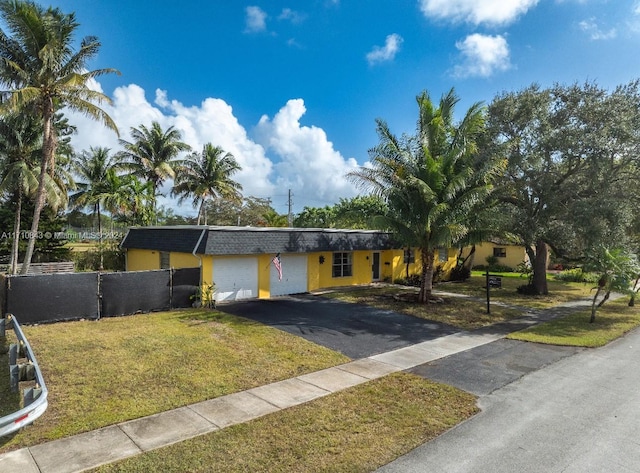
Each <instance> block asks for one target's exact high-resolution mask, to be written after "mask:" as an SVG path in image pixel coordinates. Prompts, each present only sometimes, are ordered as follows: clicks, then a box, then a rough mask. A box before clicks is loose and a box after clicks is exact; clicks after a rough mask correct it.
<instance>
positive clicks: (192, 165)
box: [171, 143, 242, 225]
mask: <svg viewBox="0 0 640 473" xmlns="http://www.w3.org/2000/svg"><path fill="white" fill-rule="evenodd" d="M241 169H242V168H241V167H240V165H239V164H238V162H237V161H236V159H235V158H234V157H233V155H232V154H231V153H225V151H224V150H223V149H222V148H220V147H219V146H213V145H212V144H211V143H207V144H206V145H204V147H203V148H202V153H191V154H190V155H189V156H187V157H186V159H185V160H184V162H183V163H182V165H181V166H180V168H179V173H178V175H177V177H176V180H175V184H174V186H173V190H172V191H171V193H172V194H173V195H177V196H180V199H179V202H182V201H184V199H186V198H189V197H193V206H194V207H198V206H199V209H198V225H200V219H201V218H203V219H204V224H205V225H206V224H207V215H206V212H205V203H206V201H207V199H214V198H216V197H222V198H225V199H230V200H237V199H239V198H240V192H239V191H241V190H242V186H241V185H240V184H238V183H237V182H236V181H234V180H233V179H231V176H232V175H233V174H234V173H235V172H237V171H239V170H241Z"/></svg>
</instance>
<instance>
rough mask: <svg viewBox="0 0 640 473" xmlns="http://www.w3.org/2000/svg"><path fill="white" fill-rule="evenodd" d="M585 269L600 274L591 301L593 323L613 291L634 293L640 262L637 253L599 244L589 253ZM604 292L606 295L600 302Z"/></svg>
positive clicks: (590, 321) (591, 321) (639, 272)
mask: <svg viewBox="0 0 640 473" xmlns="http://www.w3.org/2000/svg"><path fill="white" fill-rule="evenodd" d="M584 269H585V271H591V272H594V273H596V274H598V275H599V279H598V286H597V287H596V288H595V289H596V292H595V295H594V296H593V299H592V302H591V318H590V319H589V323H593V322H595V320H596V311H597V310H598V308H600V307H602V305H603V304H604V303H605V302H606V301H607V300H608V299H609V296H610V295H611V291H617V292H621V293H625V294H632V295H633V289H635V287H634V280H635V279H636V278H637V277H638V274H640V263H639V262H638V258H637V256H636V255H635V254H633V253H631V252H629V251H627V250H625V249H623V248H613V249H609V248H607V247H605V246H598V247H597V248H595V249H593V250H591V251H590V252H589V253H588V254H587V258H586V264H585V267H584ZM632 285H633V286H632ZM602 293H604V296H603V298H602V299H601V300H600V302H598V297H599V296H600V295H601V294H602Z"/></svg>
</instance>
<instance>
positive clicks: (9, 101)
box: [0, 0, 117, 274]
mask: <svg viewBox="0 0 640 473" xmlns="http://www.w3.org/2000/svg"><path fill="white" fill-rule="evenodd" d="M0 14H1V15H2V19H3V20H4V23H5V25H6V29H0V84H2V86H3V87H5V88H6V89H5V90H4V91H3V92H1V93H0V94H1V95H2V99H3V100H2V113H6V111H8V110H19V111H22V112H25V113H34V114H36V115H37V116H38V117H40V118H41V120H42V129H43V134H42V136H43V142H42V157H41V161H40V175H39V185H38V188H37V190H36V195H35V206H34V213H33V221H32V224H31V238H29V242H28V245H27V250H26V254H25V257H24V263H23V265H22V269H21V272H22V273H23V274H26V273H27V271H28V269H29V264H30V262H31V258H32V255H33V250H34V247H35V242H36V236H37V231H38V224H39V221H40V214H41V212H42V209H43V208H44V206H45V203H46V191H45V186H46V175H47V173H49V172H50V171H51V170H53V169H54V168H55V156H56V149H57V146H58V136H57V135H58V133H57V130H56V128H55V127H54V119H55V113H56V111H57V110H60V109H62V108H63V107H66V108H67V109H69V110H74V111H78V112H81V113H83V114H85V115H87V116H89V117H91V118H94V119H97V120H99V121H101V122H102V123H104V124H105V125H106V126H107V127H109V128H111V129H113V130H114V131H116V132H117V127H116V125H115V123H114V122H113V120H112V119H111V117H109V115H108V114H107V113H106V112H105V111H104V110H102V109H101V108H100V107H99V105H100V104H102V103H104V102H106V103H109V101H110V100H109V98H108V97H107V96H106V95H104V94H103V93H101V92H98V91H95V90H92V89H91V88H89V86H88V84H89V81H90V80H92V79H94V78H96V77H99V76H101V75H103V74H107V73H112V72H117V71H116V70H115V69H97V70H93V71H89V70H87V67H86V66H87V64H88V62H89V60H90V59H92V58H93V57H95V56H96V54H97V53H98V50H99V48H100V43H99V41H98V40H97V38H96V37H94V36H88V37H85V38H84V39H83V40H82V41H81V43H80V48H79V49H78V50H77V51H75V50H74V49H73V45H72V42H73V35H74V33H75V32H76V31H77V29H78V26H79V24H78V23H77V21H76V19H75V15H74V14H73V13H71V14H64V13H62V11H60V10H59V9H57V8H52V7H50V8H48V9H44V8H42V7H40V6H39V5H37V4H35V3H33V2H31V1H22V0H2V1H0Z"/></svg>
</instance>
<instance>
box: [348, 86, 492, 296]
mask: <svg viewBox="0 0 640 473" xmlns="http://www.w3.org/2000/svg"><path fill="white" fill-rule="evenodd" d="M458 101H459V99H458V97H457V96H456V94H455V92H454V90H453V89H451V90H450V91H449V92H448V93H447V94H445V95H443V97H442V98H441V99H440V102H439V104H438V106H436V105H435V104H434V103H433V102H432V101H431V98H430V97H429V95H428V94H427V93H426V92H423V93H422V94H421V95H419V96H418V97H417V102H418V111H419V118H418V124H417V129H416V134H415V136H411V137H406V136H405V137H403V138H401V139H398V138H397V137H396V136H395V135H394V134H393V133H391V131H390V130H389V128H388V126H387V124H386V123H385V122H384V121H382V120H377V131H378V136H379V139H380V142H379V144H378V145H377V146H376V147H374V148H373V149H372V150H371V151H370V157H371V167H361V168H360V169H359V170H357V171H355V172H352V173H350V174H349V177H350V178H351V179H352V180H353V181H354V182H356V183H357V184H358V185H360V186H361V187H363V188H365V189H366V190H370V191H372V192H373V194H375V195H377V196H379V197H381V198H382V199H383V200H384V202H385V203H386V205H387V206H388V209H389V211H388V213H387V214H386V216H385V217H384V224H385V226H388V228H391V229H393V231H394V232H395V233H396V234H397V236H398V238H399V239H400V240H401V241H402V242H403V243H404V244H405V245H406V246H408V247H411V248H417V249H419V250H420V252H421V265H422V278H421V279H422V280H421V287H420V293H419V301H420V302H422V303H426V302H428V301H429V299H430V297H431V293H432V280H433V273H434V269H435V267H434V260H435V252H436V250H437V248H439V247H451V246H453V245H455V244H456V243H457V242H458V241H459V240H461V239H462V238H463V237H464V236H465V235H467V234H468V233H469V230H470V228H469V222H470V215H469V214H470V211H471V209H472V208H473V206H474V205H476V204H477V203H478V202H480V201H482V200H483V199H485V198H486V197H487V196H488V195H489V194H490V192H491V190H492V186H491V183H490V181H491V179H492V178H493V177H494V176H493V173H494V172H496V170H497V164H496V163H494V162H491V161H489V160H487V161H486V162H478V161H477V160H476V154H477V145H476V141H477V139H478V137H479V135H480V134H481V133H482V132H483V129H484V110H483V107H482V106H481V105H480V104H479V103H476V104H474V105H472V106H471V108H469V110H468V111H467V112H466V114H465V115H464V117H463V119H462V121H460V122H459V123H458V124H456V123H455V122H454V108H455V105H456V104H457V103H458Z"/></svg>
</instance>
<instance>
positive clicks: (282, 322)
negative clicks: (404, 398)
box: [218, 294, 460, 359]
mask: <svg viewBox="0 0 640 473" xmlns="http://www.w3.org/2000/svg"><path fill="white" fill-rule="evenodd" d="M218 310H220V311H221V312H226V313H228V314H233V315H237V316H240V317H245V318H247V319H251V320H255V321H257V322H260V323H263V324H266V325H269V326H272V327H275V328H278V329H280V330H284V331H285V332H288V333H291V334H293V335H297V336H300V337H303V338H305V339H307V340H309V341H311V342H314V343H317V344H318V345H322V346H325V347H327V348H330V349H332V350H335V351H338V352H340V353H343V354H344V355H346V356H348V357H350V358H352V359H357V358H366V357H369V356H372V355H377V354H379V353H384V352H387V351H391V350H395V349H397V348H402V347H405V346H409V345H413V344H415V343H419V342H423V341H426V340H432V339H434V338H438V337H441V336H443V335H449V334H452V333H455V332H459V331H460V329H458V328H456V327H453V326H450V325H446V324H442V323H439V322H433V321H430V320H424V319H419V318H417V317H413V316H410V315H404V314H399V313H397V312H392V311H388V310H382V309H376V308H373V307H369V306H365V305H360V304H351V303H346V302H341V301H336V300H333V299H325V298H322V297H319V296H313V295H307V294H302V295H296V296H289V297H281V298H274V299H261V300H250V301H241V302H232V303H228V304H227V303H225V304H221V305H219V306H218Z"/></svg>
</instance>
